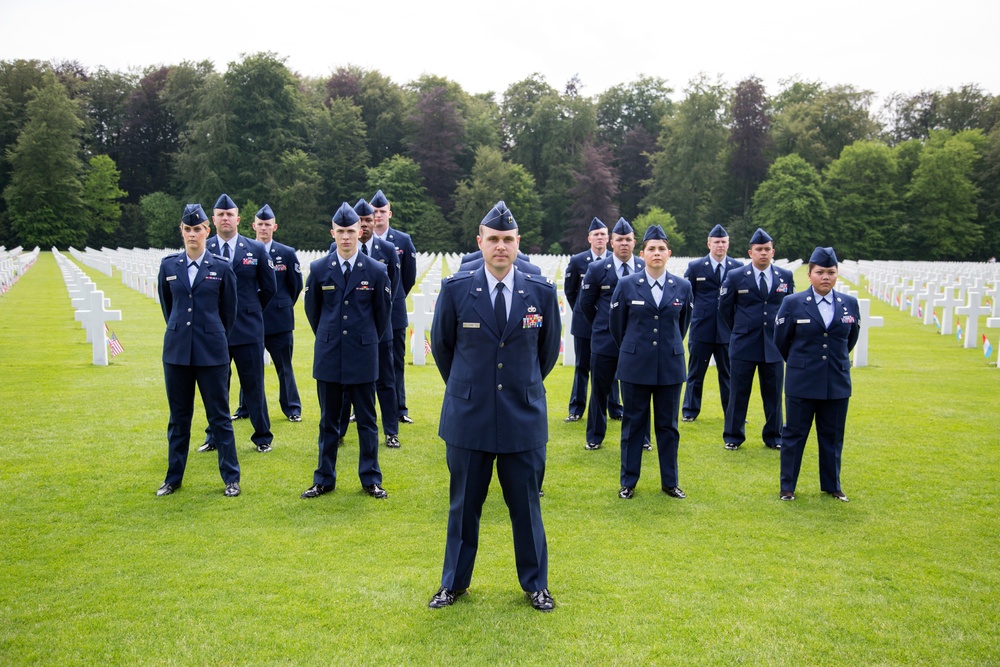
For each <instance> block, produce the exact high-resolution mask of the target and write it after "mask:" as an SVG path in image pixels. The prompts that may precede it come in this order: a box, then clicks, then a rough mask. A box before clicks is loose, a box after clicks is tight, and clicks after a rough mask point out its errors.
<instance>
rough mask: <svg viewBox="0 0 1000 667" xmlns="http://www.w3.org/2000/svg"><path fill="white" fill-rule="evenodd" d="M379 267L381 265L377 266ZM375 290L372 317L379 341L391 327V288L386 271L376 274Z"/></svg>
mask: <svg viewBox="0 0 1000 667" xmlns="http://www.w3.org/2000/svg"><path fill="white" fill-rule="evenodd" d="M379 266H381V264H379ZM375 290H376V291H377V294H378V298H376V299H374V304H373V312H372V315H373V317H374V319H375V331H376V332H378V338H379V340H382V337H383V336H385V335H386V332H388V331H389V328H390V327H391V326H392V319H391V315H392V286H391V285H390V284H389V274H388V272H387V271H379V272H378V280H376V281H375Z"/></svg>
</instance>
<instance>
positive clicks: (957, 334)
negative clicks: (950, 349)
mask: <svg viewBox="0 0 1000 667" xmlns="http://www.w3.org/2000/svg"><path fill="white" fill-rule="evenodd" d="M955 338H957V339H959V340H962V320H960V319H958V318H957V317H956V318H955Z"/></svg>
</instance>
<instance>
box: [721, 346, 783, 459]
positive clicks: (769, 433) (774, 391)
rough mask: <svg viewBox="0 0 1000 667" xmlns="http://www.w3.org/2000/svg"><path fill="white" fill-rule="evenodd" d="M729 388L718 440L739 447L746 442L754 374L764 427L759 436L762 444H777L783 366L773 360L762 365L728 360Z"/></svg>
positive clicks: (778, 441)
mask: <svg viewBox="0 0 1000 667" xmlns="http://www.w3.org/2000/svg"><path fill="white" fill-rule="evenodd" d="M730 369H731V373H732V386H731V387H730V390H729V405H728V406H727V407H726V424H725V426H724V427H723V431H722V439H723V441H725V442H731V443H733V444H736V445H742V444H743V443H744V442H745V441H746V439H747V430H746V420H747V407H748V406H749V405H750V392H751V390H752V389H753V376H754V373H755V372H756V373H757V378H758V382H759V384H760V397H761V401H762V402H763V404H764V428H763V430H762V431H761V437H762V438H763V439H764V444H765V445H770V446H772V447H773V446H775V445H780V444H781V387H782V384H783V383H784V380H785V364H784V363H782V362H780V361H776V362H774V363H770V364H768V363H764V362H757V361H744V360H743V359H732V360H731V362H730Z"/></svg>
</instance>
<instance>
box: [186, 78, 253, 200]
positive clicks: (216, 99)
mask: <svg viewBox="0 0 1000 667" xmlns="http://www.w3.org/2000/svg"><path fill="white" fill-rule="evenodd" d="M195 116H196V118H194V119H193V120H191V122H190V123H188V124H187V125H186V126H185V127H184V129H182V130H181V133H180V150H179V152H178V154H177V161H176V181H177V185H176V186H175V187H174V188H172V189H173V190H174V191H175V192H179V193H180V196H181V199H183V200H184V201H185V202H189V203H192V202H200V203H202V204H204V205H205V206H206V210H208V209H207V207H209V206H211V204H212V203H214V202H215V200H216V198H217V197H218V196H219V194H220V193H222V192H226V191H229V192H230V194H231V195H232V196H234V197H235V196H238V195H237V193H236V192H235V191H234V190H233V185H235V183H236V173H235V172H236V170H235V168H234V167H233V165H234V163H235V162H236V160H237V159H238V156H239V151H238V149H237V146H236V145H235V144H234V143H233V142H232V141H231V140H230V127H231V125H232V124H233V114H232V112H231V111H230V110H229V100H228V96H227V93H226V84H225V82H224V81H223V79H222V77H221V76H219V75H218V74H210V75H209V76H208V78H207V79H206V80H205V82H204V85H203V87H202V88H201V89H200V91H199V95H198V112H196V114H195ZM237 203H238V202H237ZM178 219H180V218H178Z"/></svg>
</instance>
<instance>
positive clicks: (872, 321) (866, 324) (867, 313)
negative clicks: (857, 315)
mask: <svg viewBox="0 0 1000 667" xmlns="http://www.w3.org/2000/svg"><path fill="white" fill-rule="evenodd" d="M858 309H859V310H860V311H861V322H860V329H861V330H860V332H859V333H858V342H857V344H856V345H855V346H854V367H855V368H863V367H865V366H867V365H868V329H870V328H871V327H881V326H884V324H885V318H883V317H882V316H881V315H879V316H875V317H873V316H872V314H871V312H872V301H871V299H858Z"/></svg>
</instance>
